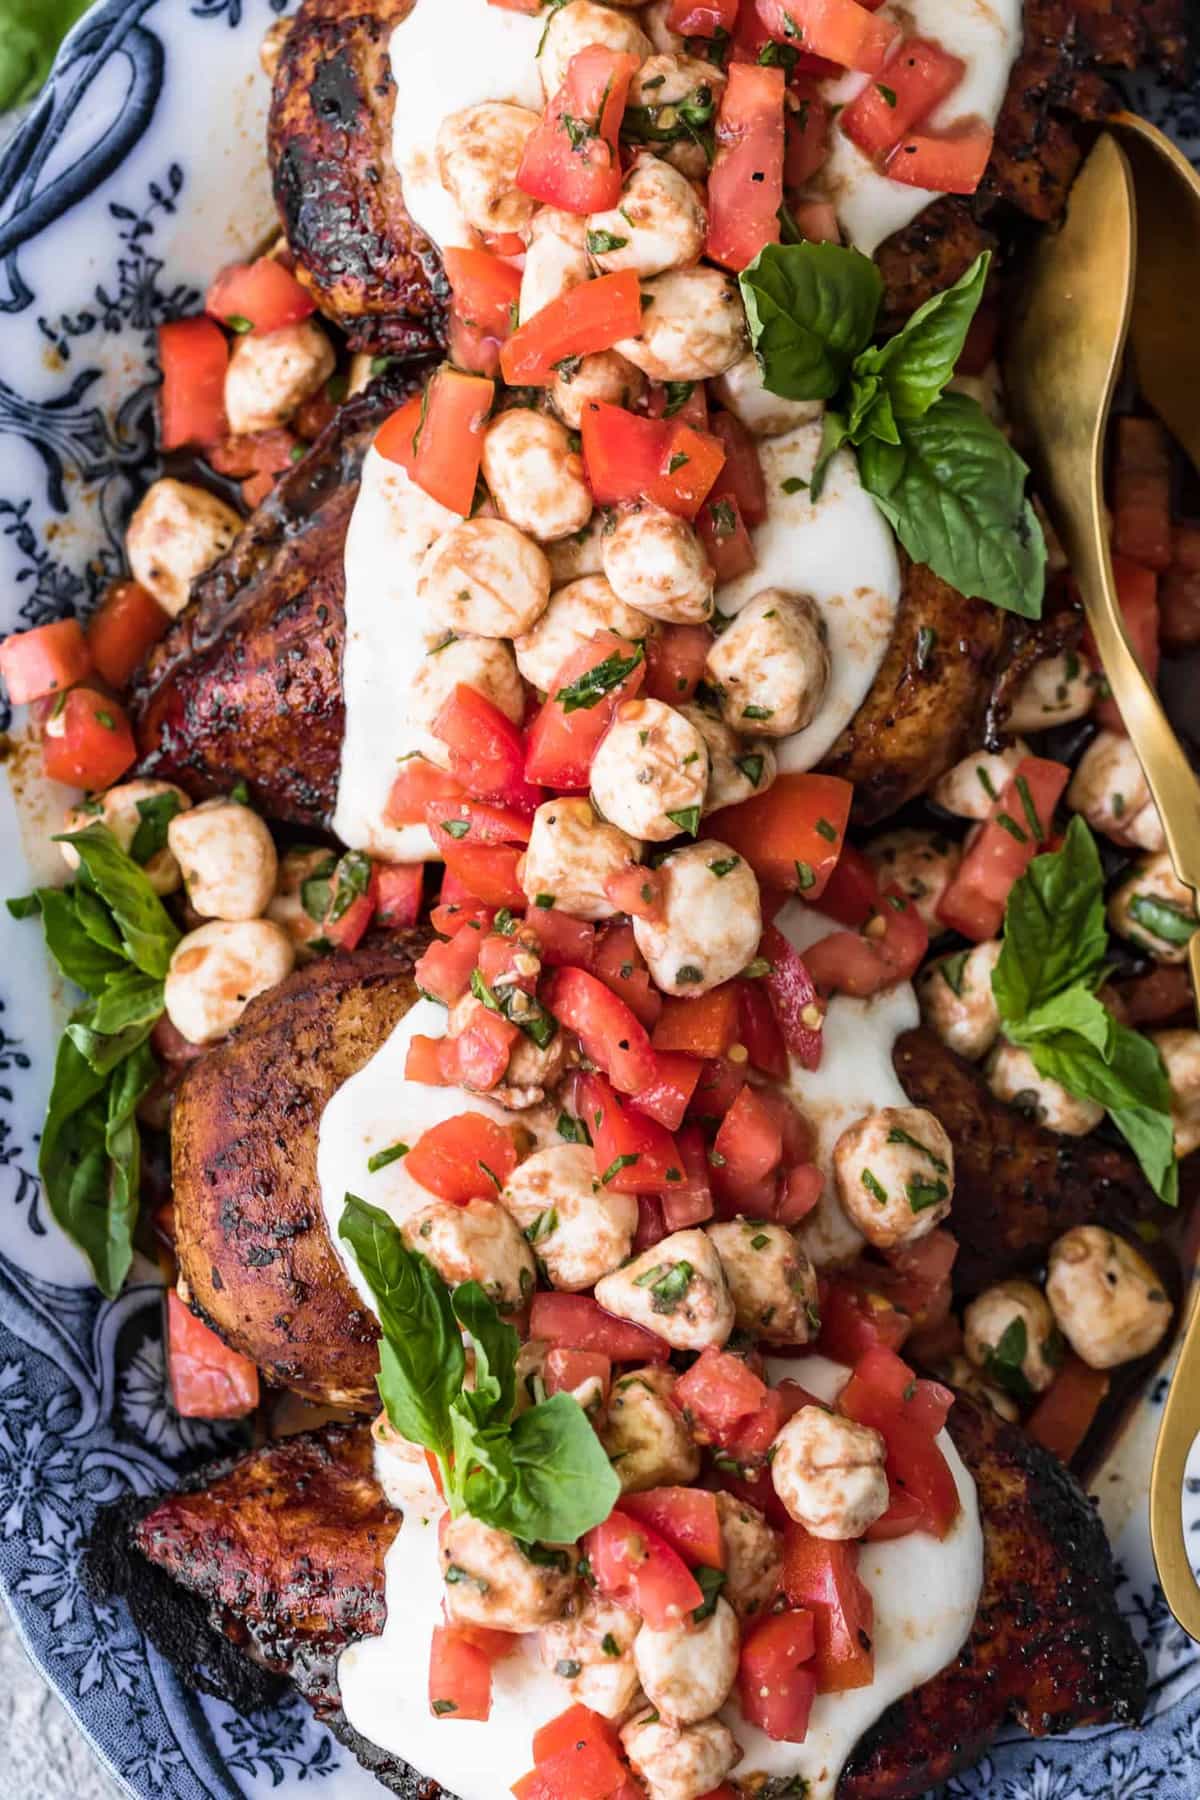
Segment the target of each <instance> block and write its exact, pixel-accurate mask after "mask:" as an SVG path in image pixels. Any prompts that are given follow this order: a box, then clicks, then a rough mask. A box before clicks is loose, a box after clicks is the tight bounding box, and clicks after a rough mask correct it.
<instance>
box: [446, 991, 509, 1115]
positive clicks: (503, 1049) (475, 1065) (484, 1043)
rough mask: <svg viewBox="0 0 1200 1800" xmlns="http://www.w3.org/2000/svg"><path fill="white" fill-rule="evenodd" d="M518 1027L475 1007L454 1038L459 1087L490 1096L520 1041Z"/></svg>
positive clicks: (497, 1015)
mask: <svg viewBox="0 0 1200 1800" xmlns="http://www.w3.org/2000/svg"><path fill="white" fill-rule="evenodd" d="M520 1036H521V1032H520V1029H519V1027H518V1026H516V1025H511V1024H510V1023H509V1021H508V1020H507V1019H504V1018H501V1016H500V1014H499V1013H494V1012H491V1011H490V1010H489V1009H488V1008H486V1007H482V1006H480V1007H476V1008H475V1009H474V1011H473V1012H472V1015H471V1018H470V1020H469V1022H468V1023H467V1024H466V1026H464V1028H463V1030H462V1031H460V1032H459V1033H458V1034H457V1035H456V1036H455V1038H454V1040H453V1042H454V1055H455V1059H456V1062H457V1065H458V1078H459V1080H460V1081H461V1083H462V1085H463V1086H464V1087H466V1088H470V1089H471V1090H472V1092H474V1093H477V1094H487V1093H490V1092H491V1090H492V1088H494V1087H495V1086H496V1084H497V1082H498V1081H500V1079H501V1078H502V1076H503V1075H504V1073H505V1071H506V1070H507V1068H508V1059H509V1057H510V1056H511V1055H512V1052H513V1046H514V1044H516V1043H517V1042H518V1040H519V1039H520Z"/></svg>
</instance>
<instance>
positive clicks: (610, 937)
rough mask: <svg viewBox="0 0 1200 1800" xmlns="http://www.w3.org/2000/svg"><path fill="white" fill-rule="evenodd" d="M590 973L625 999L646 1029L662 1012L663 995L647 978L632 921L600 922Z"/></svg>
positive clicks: (648, 1028)
mask: <svg viewBox="0 0 1200 1800" xmlns="http://www.w3.org/2000/svg"><path fill="white" fill-rule="evenodd" d="M592 973H593V975H595V976H596V978H597V980H598V981H602V982H603V983H604V985H605V987H609V988H611V989H612V991H613V993H614V994H616V995H617V997H618V999H621V1000H623V1001H624V1002H625V1004H626V1006H627V1007H628V1008H629V1010H630V1012H631V1013H633V1014H634V1016H635V1017H636V1018H637V1019H639V1020H640V1021H641V1023H642V1024H643V1025H644V1026H645V1027H646V1029H647V1031H652V1030H653V1029H654V1026H655V1024H656V1023H657V1021H658V1018H659V1015H660V1014H661V1012H662V1006H663V997H662V995H661V994H660V993H659V991H658V989H657V988H656V987H655V985H654V983H653V982H652V981H651V979H650V971H649V970H648V969H647V967H646V959H645V957H644V956H643V955H642V953H641V951H640V950H639V949H638V947H637V941H636V939H635V938H634V935H633V927H632V925H617V924H612V925H603V926H601V928H600V930H599V931H598V932H597V934H596V949H595V955H594V956H593V958H592Z"/></svg>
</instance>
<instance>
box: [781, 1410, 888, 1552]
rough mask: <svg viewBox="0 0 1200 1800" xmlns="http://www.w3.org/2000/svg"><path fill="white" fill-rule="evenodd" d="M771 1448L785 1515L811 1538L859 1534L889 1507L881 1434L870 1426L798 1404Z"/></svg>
mask: <svg viewBox="0 0 1200 1800" xmlns="http://www.w3.org/2000/svg"><path fill="white" fill-rule="evenodd" d="M773 1450H774V1454H773V1456H772V1458H771V1481H772V1484H773V1486H774V1488H775V1492H776V1493H777V1494H778V1495H779V1498H780V1499H781V1500H782V1501H783V1504H784V1506H785V1507H786V1508H787V1512H788V1517H789V1518H792V1519H795V1521H796V1523H797V1525H803V1527H804V1529H805V1530H806V1531H807V1532H809V1533H811V1535H812V1536H813V1537H818V1538H834V1539H838V1538H857V1537H861V1536H862V1534H863V1532H864V1531H865V1530H866V1529H867V1527H868V1526H869V1525H873V1524H874V1523H875V1521H876V1519H878V1518H880V1517H882V1515H883V1514H884V1513H885V1512H886V1511H887V1509H888V1480H887V1473H886V1470H885V1469H884V1445H883V1439H882V1437H881V1436H880V1434H879V1433H878V1432H877V1431H872V1429H871V1427H870V1426H869V1425H856V1424H855V1423H854V1421H853V1420H852V1419H843V1418H842V1417H841V1416H840V1415H839V1414H837V1413H831V1412H826V1410H825V1408H824V1407H823V1406H802V1407H801V1408H800V1411H799V1412H797V1413H793V1414H792V1417H791V1418H790V1419H789V1420H788V1422H787V1424H786V1425H785V1426H784V1427H783V1429H782V1430H781V1431H780V1433H779V1435H778V1437H777V1438H776V1439H775V1443H774V1446H773Z"/></svg>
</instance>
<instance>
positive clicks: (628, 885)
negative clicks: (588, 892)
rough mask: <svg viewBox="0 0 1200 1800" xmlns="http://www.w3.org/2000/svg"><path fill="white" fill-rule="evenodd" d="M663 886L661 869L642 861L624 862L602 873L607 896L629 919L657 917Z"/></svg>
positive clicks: (659, 917)
mask: <svg viewBox="0 0 1200 1800" xmlns="http://www.w3.org/2000/svg"><path fill="white" fill-rule="evenodd" d="M665 887H666V883H665V881H664V880H663V877H662V873H661V871H660V870H658V869H651V868H648V867H647V866H646V864H645V863H625V864H623V865H622V867H621V868H619V869H614V870H613V871H612V873H611V874H609V875H606V876H605V877H604V892H605V894H606V896H607V898H608V899H609V900H611V901H612V903H613V905H614V906H615V907H616V908H617V911H618V912H623V913H628V914H629V916H630V918H631V919H661V918H662V910H663V895H664V890H665Z"/></svg>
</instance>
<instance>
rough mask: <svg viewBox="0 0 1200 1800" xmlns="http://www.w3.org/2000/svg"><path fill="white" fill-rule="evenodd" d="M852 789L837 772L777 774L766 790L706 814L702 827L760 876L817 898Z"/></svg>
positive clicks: (832, 862) (837, 849) (834, 859)
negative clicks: (730, 848) (707, 815)
mask: <svg viewBox="0 0 1200 1800" xmlns="http://www.w3.org/2000/svg"><path fill="white" fill-rule="evenodd" d="M852 795H853V789H852V787H851V785H850V783H849V782H848V781H843V780H841V778H840V777H839V776H837V775H780V776H778V777H777V778H776V780H775V782H774V784H773V786H771V787H770V788H768V790H767V792H766V793H765V794H756V795H755V796H754V798H753V799H752V800H743V801H742V802H741V804H740V805H738V806H725V807H722V808H721V810H720V811H719V812H715V813H713V814H711V815H710V817H709V819H708V821H707V830H708V834H709V836H710V837H714V838H716V839H717V840H718V842H719V843H722V844H729V845H730V846H731V847H732V848H733V849H734V850H736V851H738V853H739V854H740V855H742V856H744V857H745V859H746V861H747V862H748V863H749V864H750V867H751V868H752V869H753V870H754V873H755V874H756V875H757V876H758V878H759V880H760V881H766V882H769V883H770V885H771V886H772V887H777V888H783V889H784V890H785V891H786V892H788V893H792V894H795V893H800V894H802V895H803V896H804V898H805V899H806V900H814V901H815V900H819V899H820V897H821V894H822V893H823V892H824V888H825V883H826V882H827V881H828V880H829V877H830V875H831V874H832V873H833V868H834V865H835V863H836V862H837V859H838V857H839V855H840V854H841V848H842V842H843V840H844V838H845V835H846V824H847V821H848V820H849V817H850V801H851V797H852Z"/></svg>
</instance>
